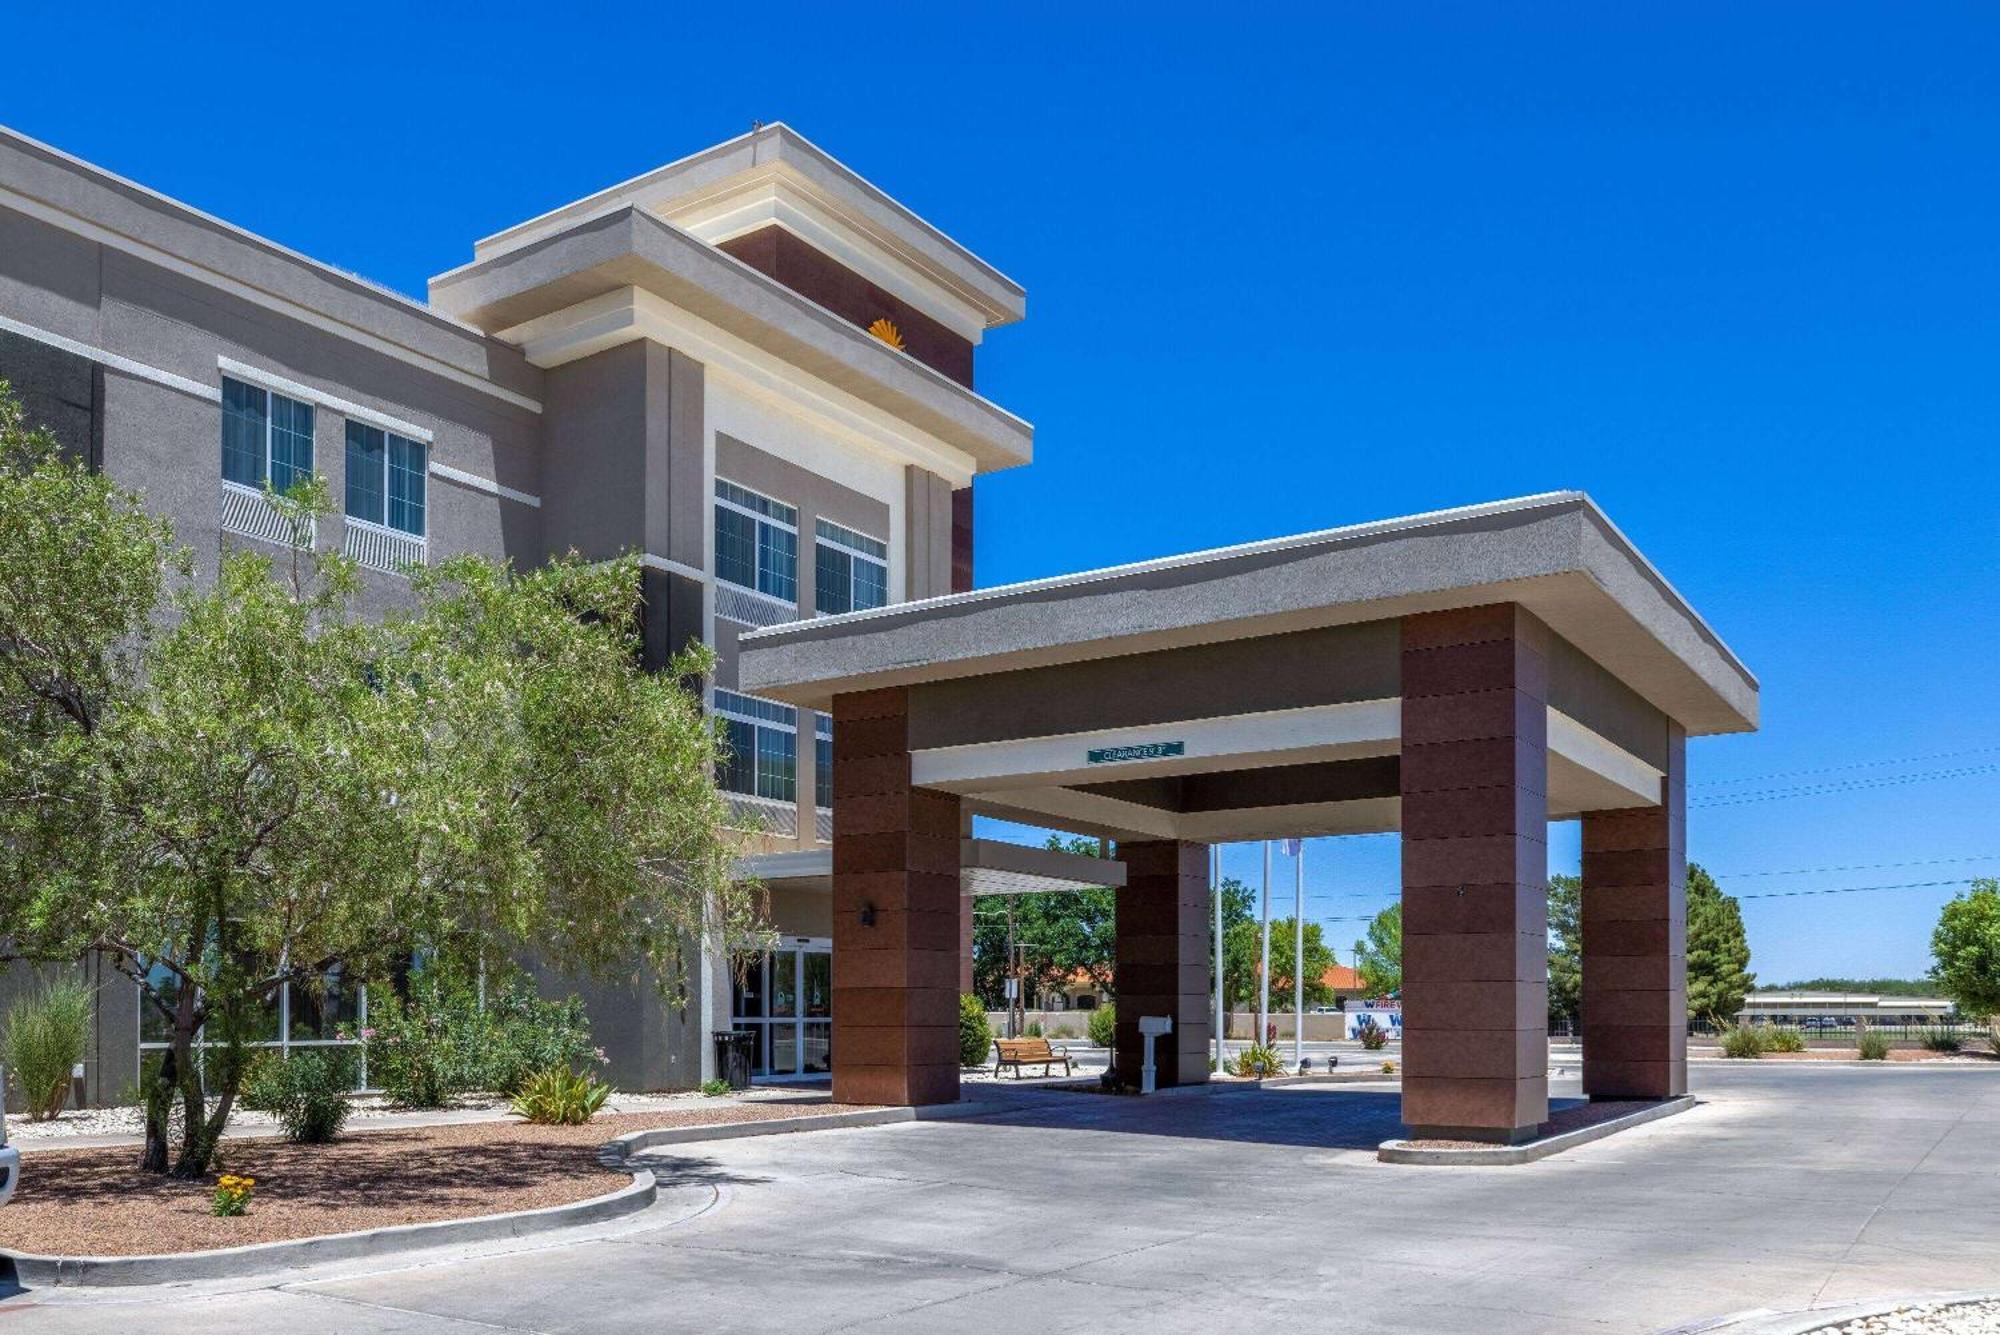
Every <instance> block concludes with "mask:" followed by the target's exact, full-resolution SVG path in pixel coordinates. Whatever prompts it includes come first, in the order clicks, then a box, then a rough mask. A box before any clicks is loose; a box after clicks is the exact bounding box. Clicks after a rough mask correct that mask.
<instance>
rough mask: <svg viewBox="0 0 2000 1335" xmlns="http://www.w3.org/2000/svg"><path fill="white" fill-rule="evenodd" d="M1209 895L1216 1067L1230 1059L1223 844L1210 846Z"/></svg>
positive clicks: (1218, 1068) (1219, 1068)
mask: <svg viewBox="0 0 2000 1335" xmlns="http://www.w3.org/2000/svg"><path fill="white" fill-rule="evenodd" d="M1208 885H1209V895H1210V897H1211V898H1212V899H1214V900H1215V1069H1216V1070H1218V1071H1220V1070H1221V1069H1222V1064H1223V1063H1224V1062H1225V1061H1227V1060H1228V1059H1229V1051H1228V1049H1227V1048H1225V1047H1223V1045H1222V1042H1223V1034H1224V1032H1225V1029H1224V1026H1225V1025H1226V1024H1227V1023H1228V1019H1227V1014H1226V1012H1225V1010H1224V1006H1225V1003H1224V1001H1223V986H1222V845H1221V844H1210V845H1209V846H1208Z"/></svg>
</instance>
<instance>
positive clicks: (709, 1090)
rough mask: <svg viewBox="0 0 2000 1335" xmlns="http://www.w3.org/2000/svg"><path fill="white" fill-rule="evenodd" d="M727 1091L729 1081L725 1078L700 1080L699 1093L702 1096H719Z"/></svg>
mask: <svg viewBox="0 0 2000 1335" xmlns="http://www.w3.org/2000/svg"><path fill="white" fill-rule="evenodd" d="M728 1092H729V1082H728V1081H727V1080H704V1081H702V1082H701V1093H702V1097H703V1098H710V1099H714V1098H720V1097H721V1096H722V1095H724V1094H727V1093H728Z"/></svg>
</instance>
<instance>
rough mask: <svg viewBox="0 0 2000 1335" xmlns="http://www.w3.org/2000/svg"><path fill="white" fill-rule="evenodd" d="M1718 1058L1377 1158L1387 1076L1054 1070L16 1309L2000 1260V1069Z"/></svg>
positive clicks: (1386, 1126)
mask: <svg viewBox="0 0 2000 1335" xmlns="http://www.w3.org/2000/svg"><path fill="white" fill-rule="evenodd" d="M1694 1080H1695V1084H1696V1093H1697V1094H1699V1095H1700V1096H1701V1097H1702V1098H1703V1100H1704V1102H1703V1104H1702V1106H1700V1107H1699V1108H1697V1109H1695V1110H1694V1111H1692V1112H1690V1113H1687V1114H1684V1115H1682V1116H1679V1117H1674V1118H1670V1119H1667V1120H1666V1121H1663V1122H1659V1123H1655V1124H1653V1125H1650V1126H1647V1127H1643V1128H1640V1129H1638V1130H1635V1131H1632V1132H1628V1133H1625V1134H1623V1135H1621V1136H1618V1137H1614V1138H1612V1139H1610V1140H1608V1141H1603V1142H1599V1143H1597V1144H1593V1145H1589V1146H1585V1147H1582V1148H1580V1149H1577V1150H1573V1151H1571V1152H1569V1153H1567V1154H1564V1155H1561V1156H1559V1157H1557V1158H1554V1159H1550V1160H1546V1161H1544V1162H1541V1163H1537V1164H1532V1165H1527V1166H1523V1167H1515V1168H1491V1169H1447V1168H1429V1167H1398V1166H1392V1165H1386V1164H1379V1163H1376V1162H1375V1161H1374V1160H1373V1158H1372V1156H1371V1150H1372V1148H1373V1146H1374V1145H1375V1143H1376V1142H1378V1141H1379V1140H1381V1139H1383V1138H1385V1137H1386V1136H1388V1135H1391V1134H1393V1133H1394V1132H1395V1130H1396V1104H1395V1095H1394V1093H1393V1091H1392V1090H1391V1089H1388V1088H1382V1089H1379V1090H1366V1089H1356V1088H1354V1087H1352V1086H1349V1087H1346V1088H1327V1087H1319V1088H1314V1087H1310V1086H1305V1087H1289V1088H1280V1089H1269V1090H1263V1091H1248V1090H1235V1091H1230V1092H1226V1093H1219V1094H1213V1095H1196V1096H1185V1097H1173V1098H1161V1099H1154V1100H1150V1101H1145V1102H1139V1101H1134V1100H1123V1099H1108V1098H1101V1097H1098V1096H1092V1095H1079V1094H1058V1093H1051V1092H1026V1093H1024V1094H1023V1095H1022V1096H1021V1099H1020V1100H1019V1101H1018V1103H1017V1106H1016V1107H1015V1108H1014V1109H1013V1110H1012V1111H1008V1112H1005V1113H1002V1114H999V1115H996V1116H991V1117H984V1118H978V1119H973V1120H963V1121H952V1122H934V1123H917V1124H912V1125H904V1126H896V1127H886V1128H877V1129H870V1130H854V1131H841V1132H820V1133H814V1134H810V1135H799V1136H784V1137H770V1138H764V1139H752V1140H741V1141H726V1142H716V1143H711V1144H705V1145H701V1146H698V1147H690V1148H698V1149H699V1150H700V1153H699V1154H689V1155H685V1156H682V1157H678V1158H662V1159H660V1160H658V1161H657V1162H658V1164H659V1166H660V1168H661V1169H662V1172H663V1178H664V1179H670V1180H673V1181H676V1182H678V1183H679V1184H680V1189H679V1190H678V1191H676V1192H674V1193H670V1195H672V1196H673V1198H674V1200H675V1201H676V1202H678V1204H677V1205H675V1206H674V1207H673V1208H672V1210H671V1212H670V1215H671V1216H684V1217H681V1218H679V1221H678V1222H673V1223H670V1224H667V1225H665V1226H661V1225H657V1224H654V1223H652V1222H651V1221H650V1220H649V1221H648V1223H647V1225H646V1226H645V1227H643V1228H639V1229H636V1230H634V1231H630V1232H627V1233H625V1234H624V1235H623V1236H620V1237H617V1238H614V1239H603V1240H595V1241H588V1242H580V1243H572V1244H568V1245H562V1246H554V1247H549V1246H544V1247H541V1248H539V1249H534V1250H522V1251H517V1252H514V1253H512V1254H508V1255H504V1256H486V1257H481V1258H473V1259H447V1260H443V1261H433V1262H432V1263H428V1264H424V1265H422V1266H420V1267H416V1268H410V1267H408V1265H407V1263H406V1264H405V1267H404V1268H400V1269H385V1270H383V1271H382V1272H380V1273H373V1274H360V1275H353V1274H350V1275H346V1276H343V1277H337V1278H315V1279H305V1280H302V1281H301V1282H295V1283H291V1284H287V1285H285V1286H283V1287H279V1288H266V1289H260V1290H256V1291H251V1292H235V1293H230V1294H226V1295H224V1294H218V1293H214V1292H203V1291H188V1292H186V1293H184V1294H172V1293H165V1294H163V1293H161V1292H157V1291H155V1292H150V1293H146V1294H143V1295H142V1294H139V1293H128V1294H125V1295H123V1300H122V1301H120V1302H118V1303H117V1304H115V1305H113V1304H109V1303H107V1301H106V1300H105V1299H104V1298H102V1297H96V1298H93V1297H89V1296H86V1295H80V1294H79V1295H71V1294H67V1293H57V1294H51V1295H40V1294H24V1295H21V1296H19V1297H17V1298H14V1299H11V1300H8V1301H5V1302H0V1329H4V1330H8V1331H18V1332H36V1331H86V1330H91V1331H95V1330H106V1329H114V1328H117V1329H144V1330H146V1331H147V1332H148V1335H171V1333H172V1332H177V1331H190V1332H192V1331H203V1332H216V1331H260V1332H268V1331H272V1330H283V1331H285V1332H286V1335H308V1333H309V1332H318V1331H419V1330H422V1331H433V1330H435V1331H445V1332H456V1331H466V1332H471V1331H489V1332H490V1331H496V1330H497V1331H548V1332H556V1331H564V1332H567V1331H579V1332H580V1331H646V1332H662V1331H683V1330H685V1331H700V1332H704V1335H723V1333H724V1332H733V1331H756V1332H771V1331H776V1332H819V1331H835V1330H847V1331H867V1332H905V1331H907V1332H924V1333H925V1335H933V1333H936V1332H951V1331H975V1332H980V1335H991V1332H993V1331H996V1330H1002V1329H1004V1330H1012V1331H1034V1332H1042V1331H1062V1330H1079V1331H1086V1330H1087V1331H1092V1332H1097V1333H1099V1335H1115V1333H1116V1332H1126V1331H1135V1332H1145V1335H1165V1333H1166V1332H1173V1331H1183V1330H1185V1331H1203V1332H1209V1331H1231V1330H1251V1329H1260V1328H1261V1329H1265V1330H1271V1329H1323V1330H1335V1331H1369V1332H1403V1331H1476V1332H1479V1335H1505V1333H1506V1332H1515V1331H1521V1332H1563V1331H1586V1330H1588V1331H1638V1332H1644V1331H1657V1330H1662V1329H1666V1328H1671V1327H1675V1326H1679V1325H1683V1324H1694V1323H1697V1322H1699V1321H1701V1320H1704V1319H1708V1318H1713V1317H1716V1316H1720V1315H1722V1314H1725V1313H1729V1312H1734V1311H1740V1310H1743V1309H1746V1308H1753V1307H1772V1308H1795V1307H1804V1306H1807V1305H1822V1306H1832V1305H1836V1304H1840V1303H1845V1302H1851V1301H1855V1300H1858V1299H1864V1298H1871V1297H1875V1296H1879V1295H1893V1294H1901V1293H1909V1292H1918V1291H1939V1290H1962V1289H1972V1288H1979V1287H1986V1288H1996V1287H2000V1069H1979V1068H1974V1069H1964V1068H1960V1069H1940V1068H1929V1069H1925V1068H1912V1067H1907V1066H1903V1067H1876V1068H1866V1069H1855V1068H1844V1069H1843V1068H1825V1067H1820V1068H1814V1067H1808V1066H1803V1065H1787V1066H1782V1067H1780V1066H1778V1065H1776V1064H1767V1065H1763V1066H1754V1065H1745V1066H1741V1067H1735V1066H1729V1067H1724V1066H1716V1065H1702V1066H1698V1067H1697V1068H1696V1069H1695V1075H1694ZM1561 1092H1564V1093H1570V1094H1573V1093H1574V1088H1573V1087H1571V1088H1570V1089H1568V1090H1564V1091H1561ZM690 1202H694V1203H695V1204H693V1205H691V1204H690ZM711 1202H712V1203H711ZM704 1206H705V1207H707V1208H705V1209H700V1212H699V1213H694V1212H693V1211H694V1210H695V1209H699V1208H700V1207H704ZM134 1300H139V1301H143V1302H144V1305H145V1311H144V1314H143V1317H142V1316H141V1315H140V1313H139V1311H138V1309H137V1308H136V1307H134V1306H127V1305H126V1304H128V1303H131V1302H133V1301H134ZM35 1304H40V1305H38V1306H37V1305H35Z"/></svg>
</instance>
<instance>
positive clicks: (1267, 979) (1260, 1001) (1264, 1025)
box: [1255, 839, 1271, 1047]
mask: <svg viewBox="0 0 2000 1335" xmlns="http://www.w3.org/2000/svg"><path fill="white" fill-rule="evenodd" d="M1263 951H1264V958H1263V960H1262V961H1261V962H1260V964H1259V969H1260V972H1261V977H1260V978H1259V980H1258V985H1257V1037H1256V1040H1255V1041H1256V1043H1257V1045H1258V1046H1260V1047H1261V1046H1263V1044H1264V1036H1265V1035H1266V1034H1268V1033H1270V1032H1271V841H1270V840H1269V839H1266V840H1265V841H1264V947H1263Z"/></svg>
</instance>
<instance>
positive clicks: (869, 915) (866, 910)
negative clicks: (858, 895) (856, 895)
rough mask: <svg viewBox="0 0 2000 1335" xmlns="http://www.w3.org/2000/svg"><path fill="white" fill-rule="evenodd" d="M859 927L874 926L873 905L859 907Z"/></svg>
mask: <svg viewBox="0 0 2000 1335" xmlns="http://www.w3.org/2000/svg"><path fill="white" fill-rule="evenodd" d="M861 925H862V926H863V927H873V926H874V925H875V906H874V905H873V904H863V905H862V906H861Z"/></svg>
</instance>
